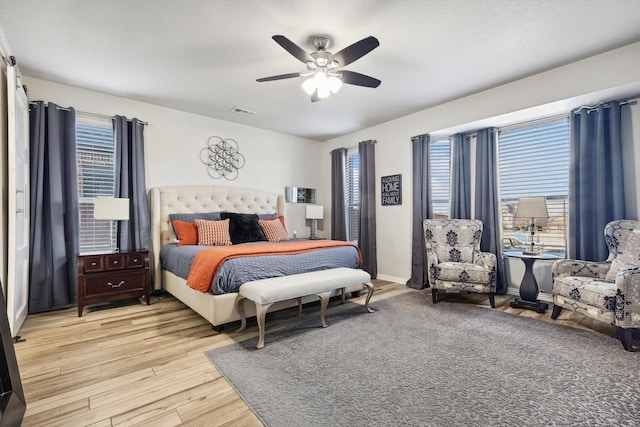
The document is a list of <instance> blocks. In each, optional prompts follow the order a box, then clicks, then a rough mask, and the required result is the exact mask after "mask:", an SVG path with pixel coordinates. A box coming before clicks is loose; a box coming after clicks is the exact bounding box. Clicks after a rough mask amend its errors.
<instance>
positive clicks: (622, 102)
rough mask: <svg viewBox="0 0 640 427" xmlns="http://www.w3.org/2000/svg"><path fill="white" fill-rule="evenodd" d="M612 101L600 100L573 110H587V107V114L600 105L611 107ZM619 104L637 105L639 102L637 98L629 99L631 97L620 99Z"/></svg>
mask: <svg viewBox="0 0 640 427" xmlns="http://www.w3.org/2000/svg"><path fill="white" fill-rule="evenodd" d="M610 102H611V101H609V102H599V103H597V104H596V105H583V106H582V107H579V108H576V109H574V110H573V111H575V112H579V111H580V110H585V109H586V110H587V114H589V113H591V112H592V111H596V110H597V109H598V107H602V108H609V107H611V104H610ZM619 104H620V105H627V104H629V105H635V104H637V101H636V100H635V99H631V100H629V99H625V100H623V101H620V102H619Z"/></svg>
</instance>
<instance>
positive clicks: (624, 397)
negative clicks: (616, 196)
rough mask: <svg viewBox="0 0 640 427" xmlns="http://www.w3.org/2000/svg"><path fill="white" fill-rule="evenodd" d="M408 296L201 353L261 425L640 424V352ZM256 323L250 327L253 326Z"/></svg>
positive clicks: (588, 335) (592, 336)
mask: <svg viewBox="0 0 640 427" xmlns="http://www.w3.org/2000/svg"><path fill="white" fill-rule="evenodd" d="M430 298H431V296H430V295H426V294H421V293H420V294H419V293H409V294H403V295H400V296H397V297H393V298H389V299H387V300H383V301H378V302H376V303H374V304H372V308H374V309H376V312H375V313H371V314H370V313H365V312H364V309H363V307H361V306H355V305H354V308H353V309H348V310H346V311H345V312H344V313H333V314H332V313H331V311H329V312H328V315H327V318H326V321H327V323H328V325H329V327H328V328H326V329H321V328H319V327H318V324H319V321H318V320H317V319H316V320H314V321H309V322H306V323H303V324H300V325H291V326H289V327H285V328H284V329H281V330H279V331H274V332H273V333H269V332H268V327H269V321H268V320H267V334H266V339H265V347H264V348H263V349H261V350H256V349H255V344H256V342H257V338H256V339H250V340H247V341H245V342H242V343H237V344H232V345H229V346H225V347H222V348H218V349H214V350H209V351H207V352H206V354H207V356H208V357H209V359H210V360H211V361H212V362H213V364H214V365H215V366H216V367H217V368H218V369H219V370H220V372H222V374H223V375H224V376H225V377H226V378H227V379H228V380H229V382H230V383H231V384H232V385H233V386H234V387H235V389H236V390H237V391H238V392H239V393H240V395H242V397H243V398H244V399H245V401H246V402H247V403H248V404H249V406H250V407H251V408H252V409H253V410H254V412H255V413H256V414H257V415H258V416H259V417H260V419H261V420H262V421H263V422H264V423H265V424H266V425H268V426H273V427H278V426H362V425H368V426H369V425H373V426H401V425H402V426H538V425H558V426H586V425H588V426H594V425H603V426H605V425H606V426H613V425H616V426H618V425H620V426H621V425H625V426H627V425H628V426H631V425H633V426H638V425H640V353H629V352H626V351H624V349H623V348H622V345H621V344H620V342H619V341H618V340H616V339H614V338H612V337H607V336H605V335H602V334H598V333H594V332H589V331H581V330H576V329H572V328H568V327H564V326H560V325H555V324H552V323H548V322H543V321H539V320H535V319H527V318H523V317H519V316H515V315H511V314H508V313H504V312H499V311H496V310H491V309H489V308H484V307H478V306H475V305H472V304H463V303H451V302H446V301H444V302H441V303H438V304H437V305H432V304H431V302H430V301H429V300H430ZM254 325H255V324H254Z"/></svg>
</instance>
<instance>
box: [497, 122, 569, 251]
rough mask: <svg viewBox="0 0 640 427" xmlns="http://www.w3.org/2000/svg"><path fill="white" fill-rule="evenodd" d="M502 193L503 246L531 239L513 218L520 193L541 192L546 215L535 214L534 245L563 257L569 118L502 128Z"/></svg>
mask: <svg viewBox="0 0 640 427" xmlns="http://www.w3.org/2000/svg"><path fill="white" fill-rule="evenodd" d="M499 150H500V193H501V199H502V200H501V201H502V236H503V246H504V250H505V251H509V250H512V249H513V248H517V249H523V248H524V247H525V246H526V244H527V243H528V242H529V241H530V234H529V222H530V220H526V219H517V220H516V219H515V218H514V215H515V212H516V207H517V203H518V198H519V197H524V196H545V197H546V199H547V210H548V211H549V218H548V219H546V218H544V219H543V218H538V219H536V220H535V221H536V234H535V241H536V245H537V247H538V249H540V250H542V251H545V252H553V253H557V254H558V255H561V256H564V254H565V252H566V247H567V243H566V242H567V238H566V236H567V219H568V201H569V122H568V120H567V119H566V118H562V119H558V118H556V119H554V120H551V121H545V122H539V123H537V124H534V125H528V126H519V127H512V128H506V129H503V130H502V131H501V132H500V140H499Z"/></svg>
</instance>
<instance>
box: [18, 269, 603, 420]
mask: <svg viewBox="0 0 640 427" xmlns="http://www.w3.org/2000/svg"><path fill="white" fill-rule="evenodd" d="M374 285H375V293H374V296H373V298H372V301H371V306H372V308H374V309H375V304H376V301H381V300H384V299H387V298H393V297H394V296H397V295H399V294H403V293H407V292H411V293H415V295H416V298H421V299H423V300H424V303H425V304H431V293H430V291H429V290H420V291H416V290H413V289H410V288H407V287H406V286H404V285H400V284H394V283H390V282H385V281H381V280H374ZM365 298H366V294H364V293H363V295H362V296H360V297H359V298H356V299H352V300H350V301H349V303H348V304H344V305H343V304H339V303H338V302H336V301H335V300H332V302H331V304H330V306H329V309H328V311H327V321H328V322H330V317H331V314H332V313H338V312H341V311H343V310H348V309H350V308H352V307H353V304H360V305H363V304H364V301H365ZM453 298H454V300H453V301H451V302H452V303H458V302H459V303H462V304H465V303H467V304H478V305H480V306H482V307H486V308H487V309H491V308H490V307H489V302H488V299H487V298H486V297H484V296H479V295H461V296H454V297H453ZM512 300H513V297H510V296H496V305H497V307H496V309H497V310H502V311H505V312H508V313H511V314H513V315H521V316H526V317H531V318H534V319H538V320H541V321H549V322H555V323H557V324H559V325H563V326H567V327H573V328H579V329H586V330H590V331H593V332H594V333H604V334H607V335H611V334H612V333H613V332H614V329H613V327H611V325H606V324H603V323H601V322H596V321H593V320H591V319H588V318H586V317H584V316H580V315H578V314H575V313H571V312H566V311H565V312H562V313H561V314H560V317H559V319H558V320H556V321H553V320H551V319H550V316H549V313H544V314H539V313H535V312H533V311H529V310H522V309H514V308H511V307H510V306H509V302H510V301H512ZM442 303H443V304H446V303H449V302H442ZM318 314H319V305H318V304H315V305H313V304H312V305H305V308H304V312H303V315H302V316H300V317H298V316H297V313H296V310H295V309H290V310H288V311H285V312H278V313H269V315H268V317H267V329H268V331H267V334H268V333H269V331H275V330H277V329H280V328H285V327H288V326H291V325H292V324H296V323H299V322H305V321H308V320H314V319H318ZM363 315H368V314H367V313H363ZM237 326H238V325H237V324H231V325H229V328H227V330H226V331H224V332H223V333H218V332H215V331H213V330H212V329H211V325H210V324H209V323H208V322H207V321H206V320H204V319H202V318H201V317H200V316H199V315H198V314H196V313H195V312H193V311H192V310H190V309H189V308H188V307H186V306H185V305H183V304H182V303H181V302H180V301H178V300H176V299H175V298H173V297H172V296H170V295H168V294H163V295H160V296H154V297H152V304H151V305H149V306H147V305H146V304H143V303H141V302H140V301H139V300H136V299H133V300H130V301H129V300H128V301H120V302H117V303H112V304H103V305H97V306H90V307H87V308H85V312H84V314H83V316H82V317H78V316H77V310H76V309H75V308H70V309H66V310H60V311H55V312H48V313H39V314H33V315H29V316H27V319H26V321H25V323H24V325H23V327H22V329H21V331H20V334H21V335H22V337H23V338H26V341H25V342H22V343H18V344H16V345H15V349H16V356H17V358H18V364H19V367H20V372H21V376H22V381H23V388H24V390H25V397H26V400H27V411H26V414H25V419H24V422H23V425H24V426H40V425H42V426H47V427H48V426H57V425H60V426H65V427H75V426H91V425H93V426H96V427H97V426H111V425H113V426H116V425H117V426H133V425H148V426H174V425H189V426H225V425H226V426H247V427H249V426H250V427H254V426H260V425H262V423H261V422H260V420H259V419H258V417H257V416H256V415H255V414H254V413H253V412H252V411H251V409H250V408H249V407H248V406H247V405H246V403H245V402H244V401H243V400H242V398H241V397H240V396H239V395H238V394H237V393H236V392H235V390H234V389H233V387H232V386H231V385H230V384H229V383H228V382H227V381H226V380H225V379H224V378H223V377H221V375H220V373H219V372H218V371H217V370H216V368H215V367H214V366H213V364H212V363H211V362H210V361H209V360H208V358H207V357H206V356H205V355H204V353H203V352H204V351H205V350H209V349H211V348H214V347H220V346H225V345H229V344H232V343H234V342H238V341H242V340H247V339H249V340H256V339H257V336H258V328H257V325H256V323H255V321H254V320H252V319H251V320H250V321H249V322H248V326H247V329H246V330H245V331H243V332H241V333H237V332H235V329H236V328H237Z"/></svg>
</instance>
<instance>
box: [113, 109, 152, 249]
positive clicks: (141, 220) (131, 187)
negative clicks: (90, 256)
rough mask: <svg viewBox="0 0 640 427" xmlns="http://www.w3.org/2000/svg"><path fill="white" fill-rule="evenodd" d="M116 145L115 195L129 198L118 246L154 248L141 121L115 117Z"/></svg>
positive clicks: (120, 223) (114, 133) (125, 247)
mask: <svg viewBox="0 0 640 427" xmlns="http://www.w3.org/2000/svg"><path fill="white" fill-rule="evenodd" d="M113 135H114V138H115V144H116V160H115V168H116V180H115V196H116V197H123V198H125V197H126V198H129V203H130V204H129V209H130V211H129V221H119V227H118V247H119V248H120V249H121V250H125V251H127V250H140V249H149V248H150V247H151V245H150V242H151V239H150V232H151V222H150V216H149V206H148V203H147V186H146V184H145V172H144V125H143V124H142V123H140V121H139V120H138V119H132V120H131V121H129V120H127V118H126V117H124V116H115V117H114V118H113Z"/></svg>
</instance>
